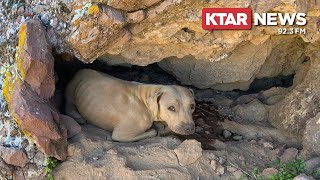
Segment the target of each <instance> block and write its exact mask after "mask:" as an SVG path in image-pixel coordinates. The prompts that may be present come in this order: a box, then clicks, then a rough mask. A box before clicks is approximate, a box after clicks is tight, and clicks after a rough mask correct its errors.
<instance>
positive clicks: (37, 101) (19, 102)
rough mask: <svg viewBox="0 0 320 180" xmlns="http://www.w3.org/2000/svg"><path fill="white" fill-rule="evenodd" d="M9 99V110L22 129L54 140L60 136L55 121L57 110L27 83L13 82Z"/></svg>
mask: <svg viewBox="0 0 320 180" xmlns="http://www.w3.org/2000/svg"><path fill="white" fill-rule="evenodd" d="M18 84H20V86H19V85H18ZM10 100H11V101H9V102H8V105H9V110H10V112H11V114H14V116H15V118H16V119H17V121H18V122H19V124H21V127H22V129H23V130H26V131H28V132H29V133H31V134H33V135H35V136H44V137H48V138H51V139H54V140H57V139H60V138H62V136H61V135H60V132H59V129H58V126H57V124H56V122H55V121H56V120H57V121H59V115H58V113H57V111H56V110H55V109H54V107H52V106H50V105H49V104H47V102H45V101H43V99H41V98H40V97H39V96H38V95H37V94H36V93H35V92H34V91H33V90H32V89H31V87H30V86H29V85H27V84H26V83H23V82H20V83H15V85H14V89H13V92H12V95H11V99H10Z"/></svg>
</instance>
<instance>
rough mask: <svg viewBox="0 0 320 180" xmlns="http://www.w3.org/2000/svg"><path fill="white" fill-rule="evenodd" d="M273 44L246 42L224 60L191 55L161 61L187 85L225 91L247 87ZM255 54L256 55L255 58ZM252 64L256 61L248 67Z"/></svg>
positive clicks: (167, 69) (164, 66) (245, 88)
mask: <svg viewBox="0 0 320 180" xmlns="http://www.w3.org/2000/svg"><path fill="white" fill-rule="evenodd" d="M270 45H271V44H270V42H269V41H267V42H265V43H264V44H262V45H253V44H251V43H243V44H241V45H240V46H238V47H237V49H236V50H234V51H233V53H232V54H230V55H229V56H227V57H225V59H223V60H221V61H220V60H219V61H212V62H210V61H196V59H195V58H194V57H191V56H189V57H184V58H183V59H178V58H168V59H166V60H163V61H161V62H160V63H159V65H160V67H161V68H163V69H165V70H166V71H168V72H170V73H173V74H174V75H175V76H176V77H177V78H178V80H179V81H181V82H182V83H184V84H187V85H191V84H192V85H194V86H196V87H199V88H213V89H218V90H224V91H231V90H234V89H240V90H248V89H249V86H250V84H251V82H252V81H253V79H254V77H255V73H256V71H257V68H258V67H260V66H261V65H262V64H263V63H264V61H265V59H266V57H267V56H268V55H269V53H270ZM257 52H259V53H257ZM253 56H255V58H252V57H253ZM249 64H254V65H253V66H250V67H249V66H247V65H249ZM230 66H236V67H237V68H231V67H230ZM191 68H193V69H192V71H190V69H191Z"/></svg>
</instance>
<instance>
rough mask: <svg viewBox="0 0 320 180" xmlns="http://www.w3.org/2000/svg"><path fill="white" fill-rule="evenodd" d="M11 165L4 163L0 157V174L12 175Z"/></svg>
mask: <svg viewBox="0 0 320 180" xmlns="http://www.w3.org/2000/svg"><path fill="white" fill-rule="evenodd" d="M13 170H14V168H13V166H10V165H8V164H6V163H5V162H4V161H3V160H2V159H1V158H0V174H1V175H2V176H4V177H12V175H13Z"/></svg>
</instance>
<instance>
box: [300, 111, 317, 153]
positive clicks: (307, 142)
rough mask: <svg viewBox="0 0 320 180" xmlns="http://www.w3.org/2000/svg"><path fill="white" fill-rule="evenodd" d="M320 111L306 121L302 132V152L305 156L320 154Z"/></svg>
mask: <svg viewBox="0 0 320 180" xmlns="http://www.w3.org/2000/svg"><path fill="white" fill-rule="evenodd" d="M319 139H320V113H318V114H317V115H316V116H315V117H314V118H311V119H310V120H308V122H307V123H306V128H305V130H304V134H303V141H302V144H303V153H304V154H306V155H307V156H312V155H317V156H319V155H320V142H319Z"/></svg>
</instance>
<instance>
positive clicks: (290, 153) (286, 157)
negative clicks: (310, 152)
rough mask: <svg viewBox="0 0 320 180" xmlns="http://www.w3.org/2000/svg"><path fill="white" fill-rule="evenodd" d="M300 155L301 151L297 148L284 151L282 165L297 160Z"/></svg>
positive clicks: (281, 158)
mask: <svg viewBox="0 0 320 180" xmlns="http://www.w3.org/2000/svg"><path fill="white" fill-rule="evenodd" d="M298 153H299V150H298V149H296V148H288V149H286V150H284V152H283V154H282V155H281V157H280V162H281V163H288V162H292V161H294V160H295V159H296V157H297V155H298Z"/></svg>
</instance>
